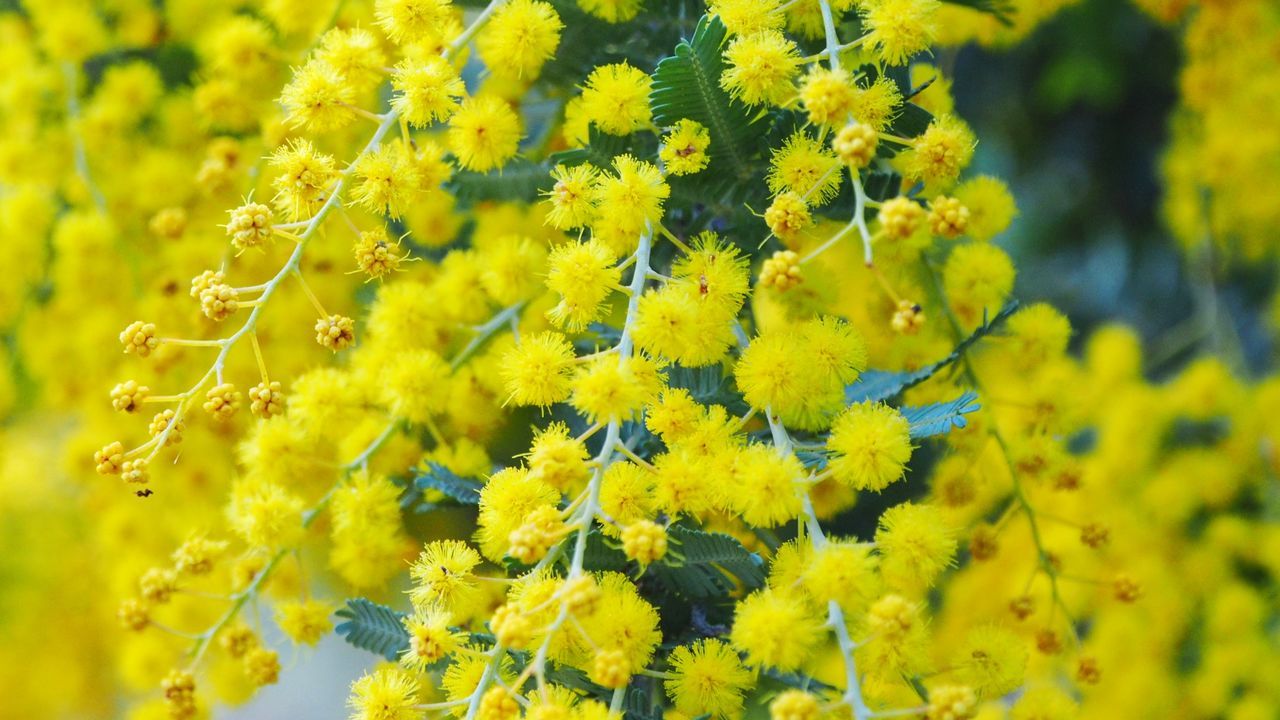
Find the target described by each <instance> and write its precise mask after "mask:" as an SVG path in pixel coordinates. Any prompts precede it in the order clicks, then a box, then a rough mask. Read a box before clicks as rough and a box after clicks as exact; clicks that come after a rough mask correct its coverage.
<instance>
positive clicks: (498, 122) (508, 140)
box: [448, 95, 522, 172]
mask: <svg viewBox="0 0 1280 720" xmlns="http://www.w3.org/2000/svg"><path fill="white" fill-rule="evenodd" d="M521 132H522V129H521V127H520V116H519V115H517V114H516V112H515V111H514V110H512V109H511V106H510V105H508V104H507V103H506V101H504V100H503V99H502V98H499V97H496V96H494V95H481V96H479V97H473V98H468V99H466V100H464V101H463V103H462V105H461V106H460V107H459V108H458V110H457V112H455V113H454V114H453V118H452V119H451V120H450V121H449V134H448V138H449V149H450V150H452V151H453V154H454V155H455V156H456V157H457V158H458V164H459V165H460V166H462V167H463V168H466V169H468V170H476V171H478V172H485V171H487V170H493V169H496V168H499V167H502V166H503V165H504V164H505V163H506V162H507V161H508V160H510V159H511V158H513V157H515V154H516V150H517V149H518V147H519V143H520V135H521Z"/></svg>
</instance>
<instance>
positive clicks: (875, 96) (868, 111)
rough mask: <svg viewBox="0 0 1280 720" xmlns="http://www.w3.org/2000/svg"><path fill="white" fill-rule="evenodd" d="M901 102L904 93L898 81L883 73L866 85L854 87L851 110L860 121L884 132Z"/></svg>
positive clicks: (877, 130)
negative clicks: (899, 87)
mask: <svg viewBox="0 0 1280 720" xmlns="http://www.w3.org/2000/svg"><path fill="white" fill-rule="evenodd" d="M901 104H902V93H901V92H900V91H899V90H898V85H897V83H895V82H894V81H893V80H890V79H889V78H887V77H885V76H883V75H881V76H880V77H878V78H876V80H875V82H873V83H871V84H870V85H868V86H866V87H857V88H854V91H853V104H852V106H851V108H850V110H851V112H852V115H853V117H854V119H856V120H857V121H858V122H860V123H864V124H866V125H869V126H870V127H871V129H873V130H875V131H876V132H884V131H885V129H886V128H888V127H889V123H890V122H891V121H892V120H893V119H894V117H895V116H896V115H897V110H898V106H899V105H901Z"/></svg>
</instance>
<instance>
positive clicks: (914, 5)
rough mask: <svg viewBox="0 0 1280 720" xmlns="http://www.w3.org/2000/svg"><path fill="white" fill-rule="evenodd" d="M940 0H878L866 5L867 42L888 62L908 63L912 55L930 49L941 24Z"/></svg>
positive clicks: (888, 63) (864, 9) (863, 20)
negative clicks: (938, 20)
mask: <svg viewBox="0 0 1280 720" xmlns="http://www.w3.org/2000/svg"><path fill="white" fill-rule="evenodd" d="M938 8H939V3H938V1H937V0H878V1H877V2H873V3H867V4H865V5H864V6H863V15H862V23H863V28H864V29H865V30H866V31H867V44H869V45H870V46H871V47H873V48H874V49H875V52H876V54H877V55H878V56H879V57H880V59H881V60H883V61H884V62H885V64H887V65H905V64H906V63H907V61H908V60H910V59H911V56H913V55H915V54H916V53H919V52H922V51H924V50H928V49H929V46H930V45H932V44H933V41H934V36H935V34H936V32H937V27H936V25H935V24H934V17H935V15H936V14H937V11H938Z"/></svg>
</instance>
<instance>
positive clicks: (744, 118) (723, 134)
mask: <svg viewBox="0 0 1280 720" xmlns="http://www.w3.org/2000/svg"><path fill="white" fill-rule="evenodd" d="M727 35H728V31H727V30H725V27H724V23H722V22H721V21H720V18H718V17H715V16H711V15H703V16H702V19H701V20H699V21H698V27H697V28H696V29H695V30H694V31H693V38H692V39H690V40H686V41H684V42H681V43H680V44H679V45H676V49H675V55H672V56H670V57H667V58H664V59H663V60H662V61H661V62H659V63H658V67H657V68H656V69H655V70H654V72H653V86H652V89H651V90H650V93H649V105H650V107H651V108H652V109H653V121H654V123H655V124H656V125H658V126H660V127H663V126H670V125H674V124H675V123H676V121H678V120H681V119H684V118H689V119H692V120H696V121H698V122H699V123H702V124H703V125H705V126H706V127H707V129H708V131H709V132H710V133H711V145H710V146H709V147H708V150H707V152H708V155H709V156H710V158H711V170H713V171H714V170H715V169H717V168H719V169H720V172H725V171H728V172H731V173H732V174H734V175H737V176H739V177H747V176H748V175H750V172H751V170H750V161H751V158H752V157H753V156H754V155H755V154H756V153H757V152H758V151H759V147H758V145H759V143H758V142H757V141H758V140H759V139H760V137H761V136H762V135H763V134H764V132H765V129H766V128H765V124H764V123H760V122H756V120H757V118H756V116H755V115H753V114H752V112H751V110H750V108H748V107H747V106H746V105H744V104H742V103H741V102H738V101H737V100H734V99H733V98H732V97H730V96H729V93H727V92H725V91H724V89H723V88H721V87H720V75H721V73H722V72H723V71H724V60H723V59H722V58H721V56H720V55H721V52H723V45H724V41H725V38H726V37H727ZM704 172H707V171H704Z"/></svg>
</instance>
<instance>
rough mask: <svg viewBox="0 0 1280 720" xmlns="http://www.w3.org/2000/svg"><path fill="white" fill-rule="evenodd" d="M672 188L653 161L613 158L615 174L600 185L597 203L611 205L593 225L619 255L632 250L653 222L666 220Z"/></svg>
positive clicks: (605, 206) (597, 190)
mask: <svg viewBox="0 0 1280 720" xmlns="http://www.w3.org/2000/svg"><path fill="white" fill-rule="evenodd" d="M670 194H671V188H670V187H669V186H668V185H667V183H666V182H665V181H664V180H663V178H662V171H661V170H659V169H658V167H657V166H656V165H654V164H653V163H649V162H645V161H643V160H637V159H636V158H634V157H632V156H630V155H619V156H617V157H615V158H614V159H613V174H612V175H610V174H607V173H606V174H605V175H604V176H602V177H601V179H600V182H599V184H597V186H596V198H595V200H596V205H597V206H598V207H600V208H608V212H605V213H601V214H600V215H599V216H598V217H597V218H596V220H595V222H594V224H593V225H592V231H593V232H594V234H595V236H596V237H597V238H598V239H599V240H600V241H601V242H603V243H604V244H605V245H606V246H607V247H609V249H611V250H613V252H614V254H615V255H617V256H621V255H625V254H627V253H629V252H631V251H632V250H633V249H634V248H635V245H636V243H637V242H638V240H639V237H640V234H641V233H642V232H644V231H645V228H646V226H647V225H649V224H657V223H658V222H660V221H661V220H662V215H663V204H664V203H665V202H666V199H667V197H668V196H669V195H670Z"/></svg>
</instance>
